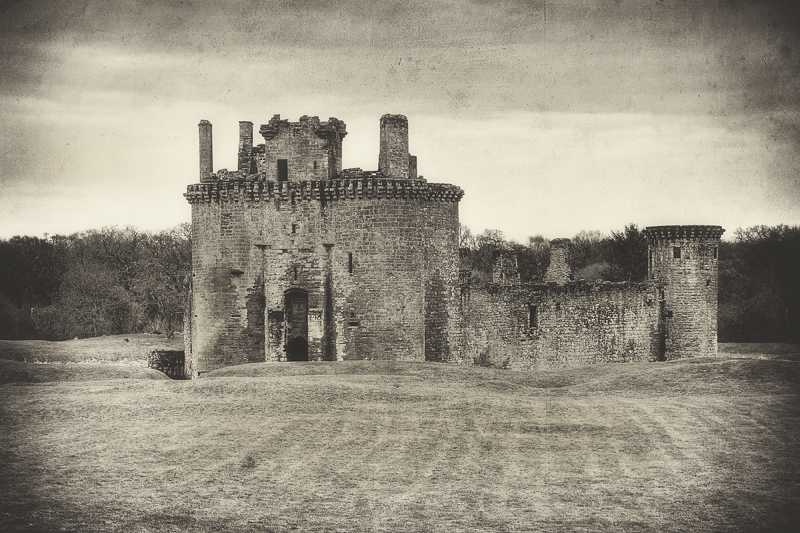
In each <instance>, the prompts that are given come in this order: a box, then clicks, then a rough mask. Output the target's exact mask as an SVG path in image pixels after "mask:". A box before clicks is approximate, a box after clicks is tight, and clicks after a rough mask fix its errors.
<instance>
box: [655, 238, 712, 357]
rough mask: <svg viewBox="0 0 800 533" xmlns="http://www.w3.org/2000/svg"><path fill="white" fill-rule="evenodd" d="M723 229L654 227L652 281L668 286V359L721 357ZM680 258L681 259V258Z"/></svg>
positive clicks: (665, 307) (663, 298)
mask: <svg viewBox="0 0 800 533" xmlns="http://www.w3.org/2000/svg"><path fill="white" fill-rule="evenodd" d="M724 232H725V230H724V229H722V228H721V227H720V226H653V227H648V228H645V230H644V233H645V235H646V236H647V239H648V243H649V250H648V277H649V278H650V279H654V280H656V279H657V280H659V281H661V282H662V283H663V285H664V290H663V292H662V294H661V297H660V300H661V301H662V302H663V303H662V304H661V305H662V307H663V315H664V318H663V328H664V336H665V339H664V341H665V346H664V350H665V357H666V359H679V358H683V357H698V356H715V355H717V291H718V280H719V240H720V237H721V236H722V234H723V233H724ZM676 256H677V257H676Z"/></svg>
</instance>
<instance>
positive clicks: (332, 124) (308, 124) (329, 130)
mask: <svg viewBox="0 0 800 533" xmlns="http://www.w3.org/2000/svg"><path fill="white" fill-rule="evenodd" d="M295 128H303V129H305V128H308V129H310V130H311V131H313V132H314V133H315V134H316V135H317V136H318V137H320V138H322V139H328V138H333V137H335V136H336V135H337V134H338V136H339V138H340V139H342V138H344V137H345V135H347V125H346V124H345V123H344V121H342V120H339V119H338V118H336V117H330V118H328V120H327V121H326V122H320V120H319V117H309V116H308V115H303V116H302V117H300V120H299V121H297V122H290V121H289V120H281V116H280V115H273V117H272V118H271V119H270V120H269V122H267V123H266V124H262V125H261V128H259V130H258V132H259V133H260V134H261V135H262V136H263V137H264V140H266V141H271V140H272V139H274V138H275V137H277V136H278V135H279V134H280V133H282V132H292V133H294V129H295Z"/></svg>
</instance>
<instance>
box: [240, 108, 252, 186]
mask: <svg viewBox="0 0 800 533" xmlns="http://www.w3.org/2000/svg"><path fill="white" fill-rule="evenodd" d="M252 170H253V123H252V122H245V121H240V122H239V171H243V172H244V173H245V175H248V174H250V173H251V172H252Z"/></svg>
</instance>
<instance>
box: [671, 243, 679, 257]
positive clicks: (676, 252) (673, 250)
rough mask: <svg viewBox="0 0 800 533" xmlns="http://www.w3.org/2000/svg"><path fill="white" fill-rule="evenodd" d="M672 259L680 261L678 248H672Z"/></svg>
mask: <svg viewBox="0 0 800 533" xmlns="http://www.w3.org/2000/svg"><path fill="white" fill-rule="evenodd" d="M672 257H673V258H674V259H680V258H681V247H680V246H675V247H674V248H672Z"/></svg>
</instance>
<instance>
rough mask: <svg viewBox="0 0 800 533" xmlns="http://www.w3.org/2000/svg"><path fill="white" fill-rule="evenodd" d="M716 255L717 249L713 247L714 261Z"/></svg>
mask: <svg viewBox="0 0 800 533" xmlns="http://www.w3.org/2000/svg"><path fill="white" fill-rule="evenodd" d="M717 253H718V252H717V247H716V246H715V247H714V259H716V258H717Z"/></svg>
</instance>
